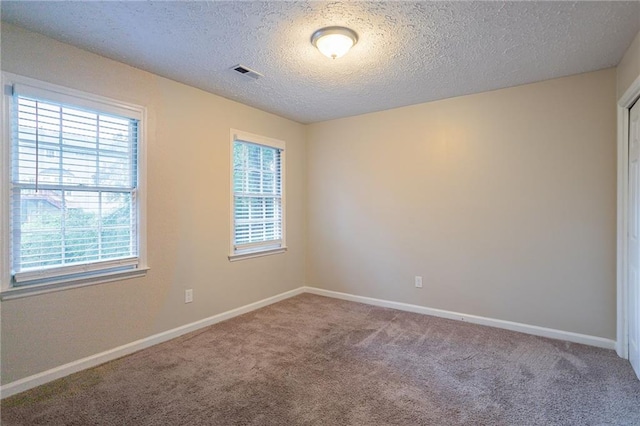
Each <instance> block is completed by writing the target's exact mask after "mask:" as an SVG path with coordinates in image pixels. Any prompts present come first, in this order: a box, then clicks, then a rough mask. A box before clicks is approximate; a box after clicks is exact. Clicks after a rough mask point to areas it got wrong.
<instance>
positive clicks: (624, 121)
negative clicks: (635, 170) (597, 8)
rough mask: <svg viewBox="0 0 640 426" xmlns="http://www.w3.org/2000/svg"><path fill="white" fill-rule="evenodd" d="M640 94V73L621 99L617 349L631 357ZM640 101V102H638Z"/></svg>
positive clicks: (619, 117)
mask: <svg viewBox="0 0 640 426" xmlns="http://www.w3.org/2000/svg"><path fill="white" fill-rule="evenodd" d="M639 97H640V76H638V78H636V79H635V81H634V82H633V83H632V84H631V86H630V87H629V88H628V89H627V91H626V92H624V94H623V95H622V97H620V99H618V104H617V109H618V221H617V234H618V245H617V249H618V254H617V268H616V269H617V280H616V281H617V285H616V289H617V332H616V352H617V353H618V356H620V357H622V358H624V359H628V358H629V323H628V316H627V303H628V296H627V294H628V292H627V290H628V282H627V275H628V274H627V266H628V263H627V262H628V256H629V254H628V247H627V232H628V229H629V219H628V217H627V208H628V205H629V200H628V198H629V197H628V195H629V194H628V191H629V108H631V106H632V105H633V104H634V103H635V101H636V100H637V99H638V98H639ZM639 102H640V101H639Z"/></svg>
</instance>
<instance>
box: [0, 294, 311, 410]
mask: <svg viewBox="0 0 640 426" xmlns="http://www.w3.org/2000/svg"><path fill="white" fill-rule="evenodd" d="M303 292H304V287H299V288H297V289H294V290H290V291H287V292H284V293H280V294H278V295H276V296H272V297H268V298H266V299H262V300H259V301H257V302H254V303H250V304H248V305H244V306H241V307H239V308H236V309H231V310H230V311H226V312H222V313H220V314H217V315H214V316H211V317H208V318H204V319H202V320H199V321H196V322H192V323H190V324H186V325H183V326H181V327H177V328H174V329H171V330H167V331H164V332H162V333H158V334H154V335H153V336H149V337H146V338H144V339H140V340H136V341H135V342H131V343H127V344H126V345H122V346H118V347H117V348H113V349H110V350H107V351H104V352H101V353H98V354H95V355H91V356H88V357H86V358H82V359H79V360H77V361H73V362H70V363H68V364H64V365H61V366H59V367H55V368H52V369H50V370H47V371H43V372H41V373H38V374H34V375H32V376H29V377H25V378H23V379H20V380H16V381H15V382H11V383H7V384H6V385H4V386H2V387H0V398H7V397H10V396H12V395H15V394H17V393H20V392H24V391H26V390H29V389H31V388H34V387H36V386H40V385H43V384H45V383H48V382H51V381H53V380H56V379H60V378H62V377H65V376H68V375H70V374H73V373H77V372H78V371H81V370H86V369H87V368H91V367H95V366H97V365H100V364H104V363H105V362H108V361H112V360H114V359H116V358H120V357H123V356H125V355H129V354H132V353H134V352H137V351H139V350H141V349H145V348H148V347H150V346H153V345H157V344H158V343H162V342H166V341H168V340H171V339H175V338H176V337H179V336H182V335H183V334H186V333H190V332H192V331H195V330H198V329H201V328H203V327H208V326H210V325H213V324H216V323H219V322H221V321H225V320H228V319H231V318H233V317H237V316H238V315H242V314H246V313H247V312H251V311H255V310H256V309H260V308H262V307H265V306H267V305H271V304H273V303H276V302H279V301H281V300H284V299H288V298H290V297H293V296H297V295H298V294H301V293H303Z"/></svg>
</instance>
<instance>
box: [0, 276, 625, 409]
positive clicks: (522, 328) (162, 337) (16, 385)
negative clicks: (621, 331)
mask: <svg viewBox="0 0 640 426" xmlns="http://www.w3.org/2000/svg"><path fill="white" fill-rule="evenodd" d="M302 293H311V294H316V295H319V296H326V297H331V298H334V299H342V300H348V301H351V302H358V303H365V304H367V305H374V306H381V307H384V308H391V309H398V310H401V311H407V312H414V313H418V314H423V315H431V316H435V317H440V318H447V319H452V320H457V321H465V322H470V323H473V324H479V325H485V326H489V327H496V328H503V329H506V330H512V331H517V332H520V333H526V334H532V335H534V336H541V337H548V338H551V339H558V340H565V341H569V342H573V343H581V344H584V345H589V346H596V347H599V348H605V349H614V348H615V347H616V342H615V341H613V340H610V339H605V338H602V337H596V336H589V335H586V334H579V333H572V332H569V331H562V330H555V329H551V328H545V327H538V326H535V325H528V324H522V323H517V322H511V321H504V320H498V319H493V318H486V317H481V316H477V315H469V314H462V313H459V312H452V311H446V310H442V309H435V308H428V307H425V306H419V305H412V304H409V303H402V302H393V301H390V300H383V299H374V298H371V297H365V296H356V295H353V294H348V293H340V292H337V291H331V290H324V289H321V288H316V287H299V288H296V289H294V290H290V291H287V292H284V293H280V294H278V295H276V296H272V297H268V298H266V299H262V300H259V301H257V302H254V303H250V304H248V305H245V306H241V307H239V308H236V309H231V310H229V311H226V312H222V313H220V314H217V315H213V316H211V317H208V318H204V319H202V320H199V321H196V322H192V323H190V324H186V325H183V326H180V327H177V328H174V329H171V330H167V331H164V332H162V333H158V334H154V335H153V336H149V337H146V338H144V339H140V340H136V341H135V342H131V343H128V344H126V345H122V346H119V347H117V348H113V349H110V350H107V351H104V352H101V353H98V354H95V355H91V356H88V357H86V358H82V359H79V360H77V361H73V362H70V363H68V364H64V365H61V366H59V367H55V368H52V369H50V370H47V371H43V372H41V373H37V374H34V375H32V376H29V377H25V378H23V379H20V380H16V381H14V382H11V383H7V384H6V385H4V386H2V387H0V398H7V397H10V396H12V395H15V394H18V393H20V392H24V391H26V390H29V389H31V388H34V387H36V386H40V385H43V384H45V383H48V382H51V381H53V380H56V379H60V378H62V377H66V376H68V375H70V374H73V373H77V372H78V371H82V370H86V369H88V368H91V367H95V366H98V365H100V364H104V363H105V362H109V361H112V360H114V359H117V358H120V357H123V356H125V355H130V354H132V353H134V352H137V351H139V350H142V349H146V348H148V347H150V346H154V345H157V344H159V343H162V342H166V341H168V340H171V339H175V338H176V337H180V336H182V335H183V334H186V333H190V332H192V331H196V330H198V329H201V328H203V327H208V326H210V325H213V324H217V323H219V322H222V321H225V320H228V319H231V318H233V317H237V316H239V315H242V314H246V313H247V312H251V311H255V310H256V309H260V308H262V307H265V306H267V305H271V304H273V303H276V302H280V301H281V300H285V299H288V298H290V297H293V296H297V295H299V294H302Z"/></svg>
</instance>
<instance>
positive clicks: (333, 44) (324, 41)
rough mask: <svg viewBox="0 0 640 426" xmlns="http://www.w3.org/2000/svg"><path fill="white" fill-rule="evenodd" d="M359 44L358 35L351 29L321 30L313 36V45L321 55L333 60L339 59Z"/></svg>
mask: <svg viewBox="0 0 640 426" xmlns="http://www.w3.org/2000/svg"><path fill="white" fill-rule="evenodd" d="M357 42H358V35H357V34H356V33H355V32H354V31H353V30H350V29H349V28H344V27H326V28H321V29H319V30H318V31H316V32H315V33H313V35H312V36H311V43H312V44H313V45H314V46H315V47H317V48H318V50H319V51H320V53H322V54H323V55H324V56H326V57H328V58H332V59H336V58H339V57H341V56H343V55H344V54H345V53H347V52H348V51H349V49H351V47H353V45H355V44H356V43H357Z"/></svg>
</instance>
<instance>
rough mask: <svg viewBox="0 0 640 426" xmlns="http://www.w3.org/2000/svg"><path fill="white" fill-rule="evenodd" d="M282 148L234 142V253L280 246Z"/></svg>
mask: <svg viewBox="0 0 640 426" xmlns="http://www.w3.org/2000/svg"><path fill="white" fill-rule="evenodd" d="M282 158H283V149H282V148H281V147H277V146H267V145H262V144H258V143H254V142H253V141H245V140H237V139H236V140H234V142H233V254H237V255H240V254H246V253H256V252H260V251H266V250H273V249H279V248H282V247H283V245H284V244H283V191H282V186H283V182H282V175H283V173H282V166H283V164H282Z"/></svg>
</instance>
